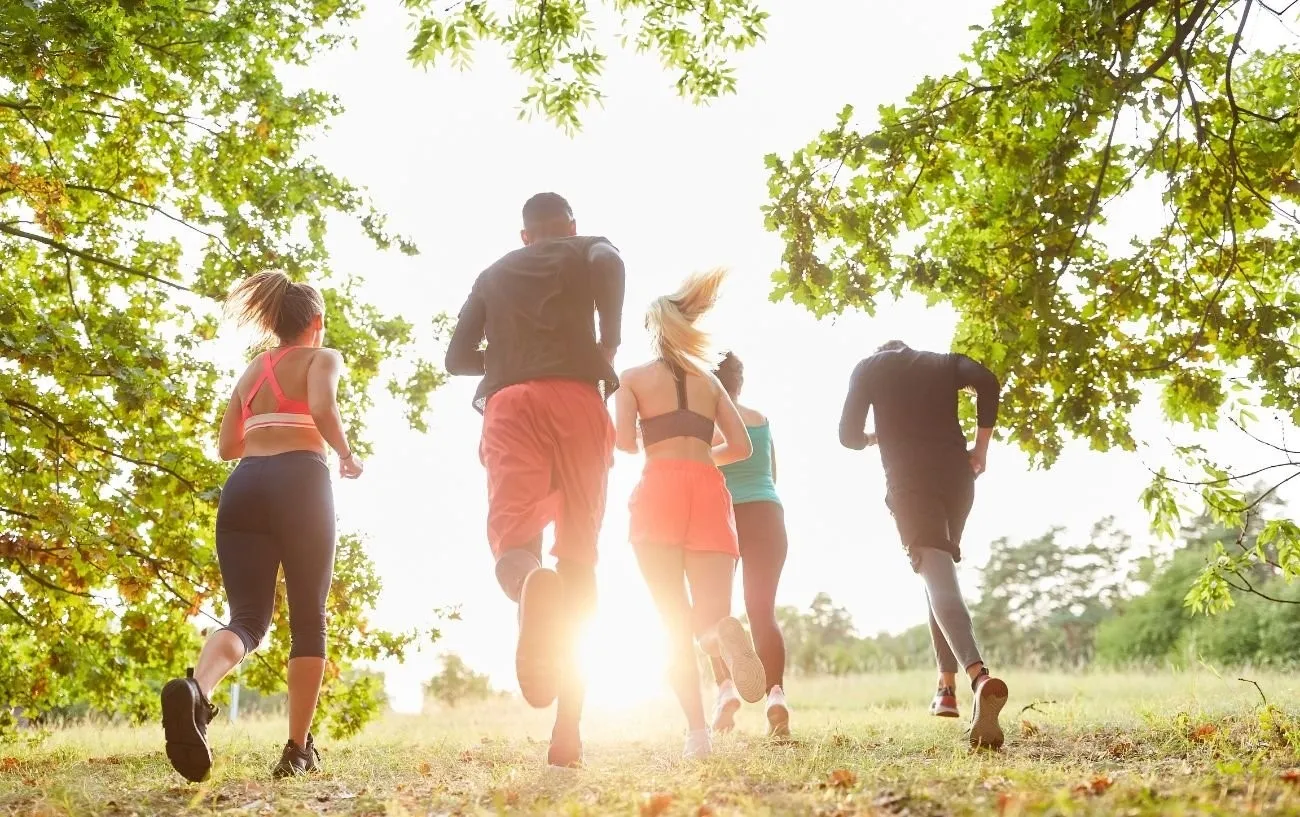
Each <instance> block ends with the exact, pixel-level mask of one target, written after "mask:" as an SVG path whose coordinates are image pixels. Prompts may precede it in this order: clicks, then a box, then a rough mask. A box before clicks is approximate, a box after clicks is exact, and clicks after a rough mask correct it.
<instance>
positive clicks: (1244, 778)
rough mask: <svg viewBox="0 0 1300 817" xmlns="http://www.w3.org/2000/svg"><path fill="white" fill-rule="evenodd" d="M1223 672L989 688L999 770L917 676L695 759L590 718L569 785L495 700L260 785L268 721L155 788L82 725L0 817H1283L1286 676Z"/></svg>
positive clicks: (217, 739)
mask: <svg viewBox="0 0 1300 817" xmlns="http://www.w3.org/2000/svg"><path fill="white" fill-rule="evenodd" d="M1240 674H1241V673H1232V674H1230V675H1225V676H1223V677H1220V676H1216V675H1215V674H1213V673H1210V672H1206V671H1204V670H1201V671H1197V672H1187V673H1168V672H1164V673H1161V672H1151V673H1145V674H1138V673H1134V674H1106V675H1089V676H1084V677H1080V678H1070V677H1068V676H1064V675H1047V674H1033V673H1008V674H1007V675H1006V676H1005V677H1006V678H1007V679H1008V681H1009V682H1010V684H1011V694H1012V698H1011V702H1010V704H1008V707H1007V710H1006V712H1005V715H1004V718H1003V723H1004V727H1006V729H1007V734H1008V742H1007V746H1006V747H1005V749H1004V750H1003V751H1001V752H999V753H988V752H978V753H972V752H970V751H969V750H968V749H966V748H965V746H964V745H963V744H962V742H961V731H962V727H963V723H962V722H954V721H943V720H938V719H933V718H930V717H928V716H927V715H926V712H925V707H926V705H927V703H928V695H929V691H930V688H931V683H932V681H931V678H930V676H929V675H928V674H922V673H909V674H899V675H889V676H866V677H857V678H849V679H818V680H807V681H799V680H795V682H794V683H792V684H791V685H790V693H791V702H792V705H793V707H794V717H795V720H794V721H793V725H794V727H795V738H794V740H792V741H790V742H788V743H782V744H775V743H771V742H769V741H767V740H766V739H765V738H763V736H762V731H761V727H762V724H763V720H762V710H761V707H759V706H751V707H746V709H745V711H743V712H742V719H741V722H740V728H739V730H738V734H736V735H733V736H727V737H724V738H722V739H720V740H719V741H718V745H717V752H716V754H715V756H714V757H712V758H710V759H709V760H707V761H704V762H696V763H688V762H684V761H682V760H681V759H680V757H679V751H680V748H681V743H680V741H681V735H680V728H681V726H682V723H681V719H680V716H679V715H678V713H677V711H676V709H675V707H674V706H673V704H672V702H671V701H670V700H667V699H664V700H658V701H654V702H651V703H648V704H645V705H642V706H638V707H636V708H633V709H627V708H620V709H617V710H615V709H611V708H600V707H593V708H592V709H591V710H590V712H589V717H588V722H587V727H586V734H585V737H586V740H587V768H585V769H583V770H580V771H562V770H552V769H548V768H546V766H545V764H544V756H545V749H546V744H545V742H544V740H545V738H546V737H547V736H548V735H549V713H547V712H535V711H532V710H529V709H528V708H527V707H525V706H524V705H523V704H522V703H520V702H518V701H516V700H514V699H502V700H498V701H494V702H486V703H482V704H473V705H466V706H463V707H460V708H457V709H454V710H447V709H439V708H430V710H429V711H428V712H426V714H424V715H420V716H400V715H388V716H386V717H385V718H383V719H382V720H380V721H379V722H377V723H374V724H372V725H371V726H370V727H369V728H368V729H367V730H366V731H365V732H364V733H363V734H362V735H360V736H359V737H357V738H356V739H354V740H351V741H347V742H343V743H329V744H326V745H323V746H322V751H323V754H324V761H325V764H326V769H325V771H324V772H323V773H322V774H321V775H319V776H316V777H313V778H310V779H306V780H296V781H284V782H278V783H275V782H272V781H271V780H270V779H269V776H268V774H267V773H268V771H269V768H270V766H271V765H272V763H273V762H274V761H275V760H276V759H277V757H278V751H279V747H280V746H281V745H282V744H283V741H284V731H283V730H284V724H283V722H281V721H279V720H262V721H243V722H240V723H238V724H229V723H227V722H225V721H224V720H223V721H220V722H218V723H216V724H214V725H213V727H212V733H213V738H214V743H215V748H216V751H217V752H218V753H219V759H218V761H217V766H216V769H215V770H214V772H213V776H212V778H211V780H209V782H207V783H205V784H203V785H188V784H184V783H183V781H181V779H180V778H179V777H178V776H176V775H175V774H174V773H173V772H172V771H171V769H170V767H169V766H168V765H167V761H166V759H165V758H164V757H163V755H162V752H161V748H162V747H161V741H162V729H161V727H144V728H136V729H129V728H119V727H111V728H96V727H94V726H91V725H84V726H79V727H76V728H70V729H64V730H59V731H57V732H54V733H53V734H51V735H50V736H49V737H48V738H47V739H45V740H44V741H42V742H40V743H39V744H35V745H25V744H15V745H9V746H4V747H0V814H6V815H24V817H26V816H27V815H39V816H40V817H53V816H54V815H92V814H93V815H112V816H113V817H128V815H139V816H140V817H144V816H145V815H176V814H198V815H216V814H220V815H236V814H243V815H289V814H305V815H349V816H353V815H471V814H494V813H508V814H557V815H582V814H629V815H651V817H654V815H726V814H758V815H766V814H772V815H775V814H799V815H823V816H824V817H831V816H832V815H836V816H838V815H857V814H887V815H940V814H954V815H960V814H1002V815H1017V814H1024V815H1028V814H1108V815H1109V814H1198V815H1200V814H1234V815H1235V814H1300V773H1298V772H1297V767H1300V711H1297V707H1296V705H1295V703H1294V702H1295V701H1296V700H1297V697H1296V696H1297V694H1300V678H1297V677H1296V676H1289V677H1288V676H1281V675H1267V674H1253V675H1252V676H1251V677H1253V678H1254V680H1256V681H1257V682H1258V683H1259V685H1260V687H1261V688H1262V689H1263V691H1264V693H1266V694H1267V696H1268V699H1269V701H1270V702H1271V703H1272V705H1273V706H1271V707H1266V706H1264V704H1263V703H1262V701H1261V697H1260V693H1259V692H1258V691H1256V689H1255V687H1254V686H1251V685H1250V684H1246V683H1242V682H1240V681H1238V680H1237V679H1236V676H1237V675H1240ZM1030 705H1032V708H1030V709H1027V710H1025V711H1023V712H1022V707H1027V706H1030ZM962 709H963V714H965V713H966V711H967V710H968V709H969V696H968V695H963V696H962ZM322 743H323V744H324V743H325V742H324V741H322Z"/></svg>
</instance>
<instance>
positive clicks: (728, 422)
mask: <svg viewBox="0 0 1300 817" xmlns="http://www.w3.org/2000/svg"><path fill="white" fill-rule="evenodd" d="M713 385H714V387H715V388H716V389H717V393H718V409H717V417H716V420H715V422H716V423H717V429H718V431H721V432H722V437H723V443H722V445H715V446H713V464H714V465H730V464H731V463H733V462H740V461H741V460H746V459H749V455H750V454H753V453H754V443H753V441H752V440H750V439H749V429H747V428H745V420H744V418H743V417H741V416H740V411H739V410H738V409H737V408H736V404H735V403H733V402H732V401H731V396H730V395H728V394H727V392H726V390H725V389H723V388H722V384H721V383H719V382H718V381H717V379H716V378H714V381H713Z"/></svg>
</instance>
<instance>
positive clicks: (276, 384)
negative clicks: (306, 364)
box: [244, 346, 296, 416]
mask: <svg viewBox="0 0 1300 817" xmlns="http://www.w3.org/2000/svg"><path fill="white" fill-rule="evenodd" d="M295 348H296V347H293V346H289V347H286V348H284V349H281V350H280V354H278V355H276V354H273V353H272V352H271V351H269V350H268V351H266V352H263V353H262V356H261V357H262V372H261V374H259V375H258V376H257V379H256V380H254V381H253V387H252V388H251V389H249V390H248V397H246V398H244V415H245V416H248V414H249V413H251V411H252V408H253V398H254V397H256V396H257V393H258V392H259V391H261V390H262V386H263V385H265V384H270V386H271V391H272V392H273V393H274V394H275V404H276V406H281V405H283V404H284V403H286V402H289V398H288V397H286V396H285V394H284V389H281V388H280V381H279V380H277V379H276V377H275V367H276V364H278V363H279V362H280V361H281V360H284V356H285V355H287V354H289V353H290V352H292V351H293V350H294V349H295Z"/></svg>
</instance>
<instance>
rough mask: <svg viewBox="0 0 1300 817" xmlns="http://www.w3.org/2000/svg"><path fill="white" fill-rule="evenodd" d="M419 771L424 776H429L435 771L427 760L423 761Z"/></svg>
mask: <svg viewBox="0 0 1300 817" xmlns="http://www.w3.org/2000/svg"><path fill="white" fill-rule="evenodd" d="M419 771H420V774H421V775H422V776H424V777H428V776H429V775H430V774H432V773H433V766H431V765H430V764H429V761H427V760H425V761H421V763H420V769H419Z"/></svg>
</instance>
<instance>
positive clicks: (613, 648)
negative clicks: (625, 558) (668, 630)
mask: <svg viewBox="0 0 1300 817" xmlns="http://www.w3.org/2000/svg"><path fill="white" fill-rule="evenodd" d="M641 601H642V600H641V599H640V598H639V597H637V596H634V595H632V594H619V595H614V594H609V595H607V596H606V597H603V598H602V599H601V610H600V612H599V613H598V614H597V616H596V619H595V620H594V621H593V622H592V623H591V625H590V626H589V627H588V628H587V632H586V635H585V637H584V638H583V642H582V666H583V669H584V671H585V672H586V676H587V700H588V702H589V703H590V704H592V705H593V706H596V707H598V708H600V709H604V710H620V709H624V708H631V707H635V706H637V705H639V704H644V703H646V702H647V701H650V700H653V699H655V698H659V697H662V696H663V695H665V694H666V693H667V691H668V686H667V683H668V682H667V678H666V676H665V668H666V660H665V658H666V650H665V645H664V637H663V631H662V628H661V627H660V624H659V619H658V617H657V616H656V615H655V611H654V608H653V607H652V606H651V605H649V604H648V603H646V604H644V605H643V604H640V603H639V602H641Z"/></svg>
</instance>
